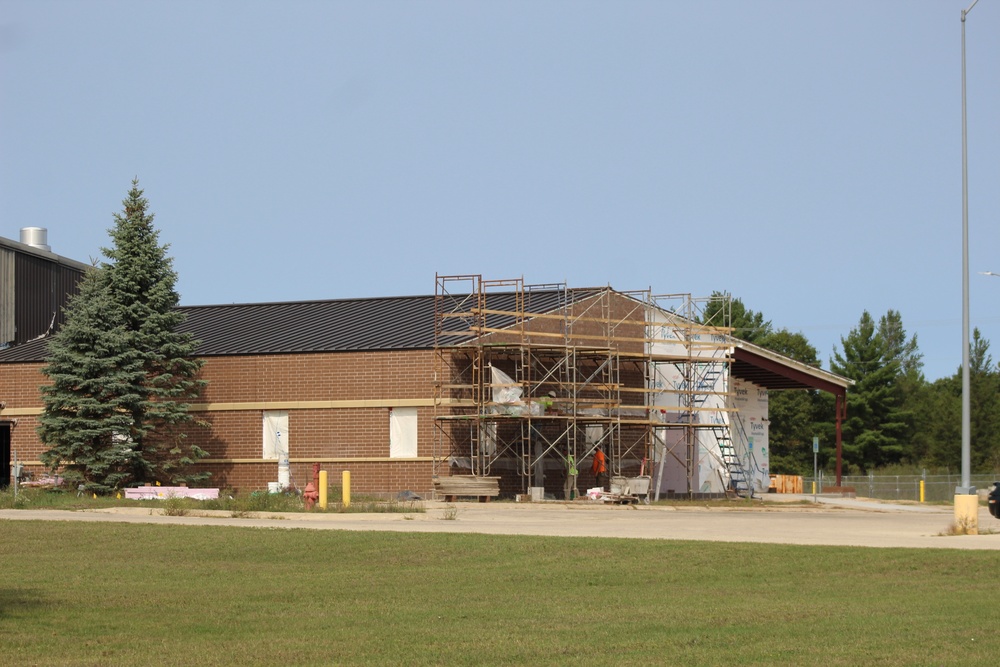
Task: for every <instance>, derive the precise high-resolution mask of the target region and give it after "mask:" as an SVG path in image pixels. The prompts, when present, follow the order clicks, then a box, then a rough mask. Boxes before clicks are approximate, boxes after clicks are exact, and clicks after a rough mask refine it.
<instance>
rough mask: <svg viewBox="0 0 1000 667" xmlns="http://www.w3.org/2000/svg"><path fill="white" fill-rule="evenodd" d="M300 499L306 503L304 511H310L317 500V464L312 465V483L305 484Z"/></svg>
mask: <svg viewBox="0 0 1000 667" xmlns="http://www.w3.org/2000/svg"><path fill="white" fill-rule="evenodd" d="M302 499H303V500H305V501H306V509H307V510H311V509H312V508H313V505H315V504H316V501H317V500H319V464H318V463H314V464H313V478H312V481H311V482H309V483H308V484H306V490H305V491H303V492H302Z"/></svg>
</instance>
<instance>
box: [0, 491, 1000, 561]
mask: <svg viewBox="0 0 1000 667" xmlns="http://www.w3.org/2000/svg"><path fill="white" fill-rule="evenodd" d="M804 499H805V498H804V497H803V498H783V499H782V500H783V501H784V502H770V501H768V502H763V503H761V504H759V505H758V504H754V505H753V506H747V505H738V504H734V505H733V506H732V507H718V506H712V507H707V506H705V507H702V506H698V505H680V506H662V505H661V506H647V505H634V506H606V505H599V504H590V503H587V502H585V501H584V502H582V503H581V502H576V503H558V502H544V503H506V502H494V503H483V504H480V503H473V502H469V503H453V504H445V503H440V502H425V503H424V506H425V508H426V511H425V512H422V513H411V514H335V513H309V514H305V513H262V514H258V515H254V516H250V517H246V518H242V517H241V518H234V517H233V516H232V515H231V513H230V512H222V511H215V512H198V513H197V514H198V515H197V516H194V515H189V516H164V515H162V513H160V511H159V510H158V509H145V508H115V509H107V510H98V511H76V512H72V511H62V510H0V520H15V521H17V520H21V521H102V522H109V521H110V522H124V523H154V524H171V525H199V526H238V527H256V528H277V529H282V528H284V529H309V530H374V531H391V532H415V533H416V532H420V533H483V534H494V535H549V536H566V537H616V538H633V539H659V540H707V541H713V542H759V543H774V544H803V545H842V546H863V547H908V548H922V549H927V548H939V549H996V550H1000V532H998V533H996V534H992V533H990V531H991V530H995V531H1000V520H997V519H995V518H993V517H992V516H991V515H990V514H989V512H988V511H986V509H985V508H981V509H980V513H979V528H980V531H982V532H984V533H987V534H981V535H958V536H944V535H943V533H945V532H947V531H948V529H949V527H950V525H951V524H952V522H953V519H954V515H953V511H952V509H951V507H948V506H941V505H936V506H935V505H923V506H908V505H899V504H890V503H880V502H877V501H870V500H858V499H843V498H841V499H824V501H823V502H821V503H819V504H818V505H812V504H808V505H803V504H794V503H795V502H796V501H801V500H804ZM808 499H809V500H810V501H811V499H812V498H811V496H809V498H808ZM790 503H791V504H790ZM151 507H155V506H153V505H152V504H151ZM192 514H194V513H192Z"/></svg>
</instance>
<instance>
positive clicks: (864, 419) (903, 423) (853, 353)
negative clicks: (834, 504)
mask: <svg viewBox="0 0 1000 667" xmlns="http://www.w3.org/2000/svg"><path fill="white" fill-rule="evenodd" d="M840 342H841V345H842V347H843V352H839V351H837V350H836V349H835V350H834V356H833V360H832V362H831V364H830V366H831V369H832V370H833V372H834V373H837V374H838V375H842V376H844V377H846V378H849V379H851V380H854V382H855V385H854V386H853V387H852V388H851V390H850V391H849V392H848V393H847V420H846V421H845V422H844V445H843V448H844V459H845V461H846V462H847V463H848V464H849V465H851V466H853V467H854V468H856V469H860V470H868V469H871V468H874V467H878V466H883V465H887V464H891V463H898V462H900V461H901V460H903V458H904V455H905V454H906V443H905V441H904V440H903V438H904V436H905V435H906V431H907V428H908V419H909V417H908V415H907V414H906V412H905V411H904V410H903V406H902V400H901V396H900V392H899V388H898V382H897V380H898V378H899V375H900V372H901V371H900V360H899V359H898V358H897V357H896V356H895V355H894V352H893V350H892V349H891V348H890V345H889V342H888V341H887V340H886V339H885V338H884V337H883V336H882V335H881V334H880V332H879V331H878V329H877V328H876V326H875V321H874V319H872V316H871V314H870V313H869V312H868V311H865V312H864V313H862V315H861V319H860V321H859V322H858V326H857V327H855V328H854V329H852V330H851V332H850V334H848V336H847V337H846V338H845V337H841V339H840Z"/></svg>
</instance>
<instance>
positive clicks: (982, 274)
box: [979, 271, 1000, 278]
mask: <svg viewBox="0 0 1000 667" xmlns="http://www.w3.org/2000/svg"><path fill="white" fill-rule="evenodd" d="M979 275H981V276H995V277H997V278H1000V273H993V272H992V271H980V272H979Z"/></svg>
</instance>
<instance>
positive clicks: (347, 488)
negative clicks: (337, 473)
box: [341, 470, 351, 507]
mask: <svg viewBox="0 0 1000 667" xmlns="http://www.w3.org/2000/svg"><path fill="white" fill-rule="evenodd" d="M341 478H342V479H343V482H344V498H343V503H342V504H343V505H344V507H350V506H351V471H350V470H345V471H344V474H343V475H342V477H341Z"/></svg>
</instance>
